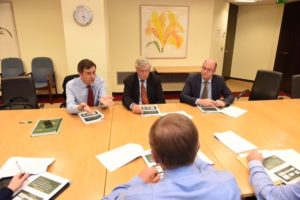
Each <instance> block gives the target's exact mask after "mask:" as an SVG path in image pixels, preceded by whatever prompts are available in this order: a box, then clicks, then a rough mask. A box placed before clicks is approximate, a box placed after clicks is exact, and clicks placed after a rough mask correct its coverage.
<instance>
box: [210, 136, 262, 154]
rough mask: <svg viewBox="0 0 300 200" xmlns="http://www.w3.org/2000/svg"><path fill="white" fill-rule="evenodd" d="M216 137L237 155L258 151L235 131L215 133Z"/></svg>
mask: <svg viewBox="0 0 300 200" xmlns="http://www.w3.org/2000/svg"><path fill="white" fill-rule="evenodd" d="M215 137H216V138H217V139H218V140H220V142H222V143H223V144H224V145H225V146H227V147H228V148H229V149H230V150H232V151H233V152H235V153H242V152H245V151H250V150H253V149H257V147H256V146H255V145H254V144H252V143H250V142H248V141H247V140H245V139H244V138H242V137H241V136H239V135H237V134H236V133H234V132H233V131H225V132H223V133H215Z"/></svg>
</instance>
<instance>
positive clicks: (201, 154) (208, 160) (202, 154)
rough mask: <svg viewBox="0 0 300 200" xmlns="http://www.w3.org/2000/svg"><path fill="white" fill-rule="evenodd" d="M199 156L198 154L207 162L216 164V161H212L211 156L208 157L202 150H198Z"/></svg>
mask: <svg viewBox="0 0 300 200" xmlns="http://www.w3.org/2000/svg"><path fill="white" fill-rule="evenodd" d="M197 156H198V157H199V158H200V159H201V160H203V161H205V162H207V163H208V164H211V165H213V164H214V162H213V161H211V160H210V159H209V158H208V157H207V156H206V155H205V154H204V153H203V152H202V151H201V150H199V151H198V153H197Z"/></svg>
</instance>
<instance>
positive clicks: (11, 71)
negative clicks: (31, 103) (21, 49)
mask: <svg viewBox="0 0 300 200" xmlns="http://www.w3.org/2000/svg"><path fill="white" fill-rule="evenodd" d="M1 73H2V77H3V78H9V77H15V76H20V75H24V74H25V72H24V66H23V62H22V60H21V59H20V58H4V59H3V60H2V61H1Z"/></svg>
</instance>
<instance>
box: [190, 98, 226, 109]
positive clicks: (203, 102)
mask: <svg viewBox="0 0 300 200" xmlns="http://www.w3.org/2000/svg"><path fill="white" fill-rule="evenodd" d="M196 103H197V105H201V106H205V107H210V106H214V107H224V106H225V102H224V101H221V100H219V99H218V100H215V101H214V100H212V99H197V101H196Z"/></svg>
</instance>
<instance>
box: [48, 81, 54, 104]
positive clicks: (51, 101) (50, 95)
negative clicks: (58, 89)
mask: <svg viewBox="0 0 300 200" xmlns="http://www.w3.org/2000/svg"><path fill="white" fill-rule="evenodd" d="M48 92H49V100H50V103H51V104H53V100H52V93H51V86H50V85H48Z"/></svg>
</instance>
